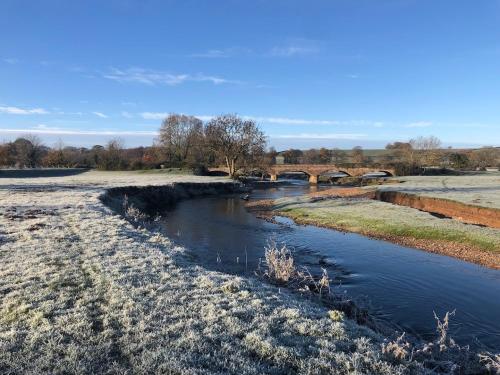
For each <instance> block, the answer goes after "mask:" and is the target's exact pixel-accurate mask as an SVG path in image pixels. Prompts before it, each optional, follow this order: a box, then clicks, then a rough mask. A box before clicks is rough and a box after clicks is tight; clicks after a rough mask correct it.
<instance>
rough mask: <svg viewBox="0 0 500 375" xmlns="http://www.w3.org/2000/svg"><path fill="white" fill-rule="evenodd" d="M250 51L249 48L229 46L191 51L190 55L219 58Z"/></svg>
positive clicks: (245, 53) (246, 53)
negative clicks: (204, 50)
mask: <svg viewBox="0 0 500 375" xmlns="http://www.w3.org/2000/svg"><path fill="white" fill-rule="evenodd" d="M252 52H253V51H252V50H251V49H250V48H243V47H230V48H223V49H210V50H208V51H206V52H201V53H193V54H191V55H190V56H191V57H197V58H205V59H221V58H229V57H235V56H241V55H249V54H251V53H252Z"/></svg>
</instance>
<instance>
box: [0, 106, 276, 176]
mask: <svg viewBox="0 0 500 375" xmlns="http://www.w3.org/2000/svg"><path fill="white" fill-rule="evenodd" d="M271 163H272V158H270V157H269V155H268V154H267V153H266V138H265V135H264V133H263V132H262V131H261V130H260V129H259V128H258V126H257V125H256V124H255V122H254V121H252V120H244V119H242V118H240V117H238V116H236V115H232V114H228V115H221V116H218V117H215V118H213V119H212V120H210V121H209V122H207V123H206V124H204V123H203V122H202V121H201V120H200V119H198V118H196V117H193V116H186V115H179V114H171V115H169V116H168V117H167V118H166V119H165V120H164V121H163V122H162V124H161V127H160V131H159V136H158V139H157V140H156V141H155V144H154V145H153V146H151V147H137V148H128V149H127V148H124V145H123V142H122V141H121V140H119V139H112V140H110V141H109V142H108V143H107V144H106V145H105V146H101V145H95V146H93V147H92V148H90V149H89V148H77V147H67V146H66V147H65V146H64V145H63V144H62V142H58V144H56V145H55V146H54V147H52V148H49V147H46V146H44V145H43V144H42V142H41V141H40V140H39V139H38V138H37V137H35V136H26V137H22V138H18V139H16V140H15V141H14V142H8V143H4V144H0V167H16V168H37V167H62V168H63V167H83V168H97V169H103V170H126V169H151V168H191V169H193V170H196V171H198V172H200V173H201V172H203V171H204V170H206V168H207V167H208V166H214V165H215V166H219V165H224V166H226V167H227V169H228V171H229V174H230V175H231V176H234V175H235V174H236V173H237V171H238V170H239V169H241V168H244V169H252V168H261V169H263V168H264V166H265V165H269V164H271Z"/></svg>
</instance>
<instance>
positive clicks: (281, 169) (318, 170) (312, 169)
mask: <svg viewBox="0 0 500 375" xmlns="http://www.w3.org/2000/svg"><path fill="white" fill-rule="evenodd" d="M287 172H302V173H305V174H307V175H308V176H309V182H310V183H311V184H317V183H318V180H319V176H320V175H322V174H326V173H332V172H339V173H340V172H343V173H346V174H347V175H349V176H353V177H361V176H363V175H365V174H368V173H377V172H385V173H386V174H387V175H388V176H394V175H395V174H396V171H395V170H394V168H382V167H381V168H374V167H355V168H344V167H339V166H337V165H335V164H279V165H273V166H271V167H269V169H268V173H269V174H270V175H271V180H272V181H275V180H277V179H278V175H280V174H283V173H287Z"/></svg>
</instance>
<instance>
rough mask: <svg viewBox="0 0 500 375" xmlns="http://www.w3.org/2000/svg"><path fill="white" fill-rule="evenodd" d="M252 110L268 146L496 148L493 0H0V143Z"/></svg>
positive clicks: (498, 11)
mask: <svg viewBox="0 0 500 375" xmlns="http://www.w3.org/2000/svg"><path fill="white" fill-rule="evenodd" d="M173 112H176V113H184V114H190V115H195V116H199V117H200V118H201V119H202V120H205V121H206V120H209V119H210V118H211V117H212V116H216V115H220V114H223V113H235V114H238V115H240V116H242V117H245V118H250V119H253V120H255V121H256V122H257V124H258V125H259V126H260V127H261V128H262V130H263V131H264V132H265V133H266V135H267V136H268V140H269V145H272V146H275V147H276V148H277V149H278V150H279V149H286V148H290V147H294V148H310V147H327V148H334V147H339V148H350V147H353V146H356V145H360V146H362V147H364V148H382V147H384V146H385V144H386V143H388V142H392V141H406V140H408V139H410V138H413V137H417V136H420V135H422V136H427V135H434V136H437V137H439V138H440V139H441V140H442V141H443V144H444V145H445V146H453V147H475V146H481V145H493V146H500V0H477V1H469V0H376V1H375V0H315V1H312V0H308V1H306V0H302V1H299V0H217V1H215V0H177V1H174V0H172V1H169V0H158V1H156V0H121V1H118V0H107V1H103V0H99V1H97V0H85V1H83V0H82V1H78V0H72V1H67V0H58V1H56V0H52V1H51V0H39V1H32V0H30V1H27V0H0V141H2V140H3V141H7V140H11V139H14V138H15V137H18V136H21V135H25V134H28V133H31V134H36V135H38V136H39V137H40V138H41V139H42V140H43V141H44V142H45V143H46V144H47V145H49V146H50V145H53V144H54V143H56V142H57V141H58V140H59V139H60V140H62V141H63V142H64V143H65V144H67V145H79V146H92V145H94V144H105V143H106V142H107V141H108V140H109V139H111V138H115V137H118V138H121V139H122V140H123V141H124V143H125V145H126V146H128V147H133V146H138V145H144V146H147V145H151V144H152V142H153V139H154V138H155V137H156V133H157V130H158V128H159V126H160V124H161V120H162V118H164V117H165V116H166V115H167V114H168V113H173Z"/></svg>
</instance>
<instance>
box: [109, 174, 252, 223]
mask: <svg viewBox="0 0 500 375" xmlns="http://www.w3.org/2000/svg"><path fill="white" fill-rule="evenodd" d="M244 191H247V188H245V186H244V185H242V184H239V183H225V182H213V183H202V184H200V183H185V182H180V183H174V184H171V185H165V186H143V187H139V186H127V187H115V188H110V189H108V190H106V192H105V193H104V194H103V195H101V197H100V199H101V201H102V202H103V203H105V204H106V205H108V206H109V207H111V208H112V209H114V210H116V211H119V212H121V211H122V210H123V209H124V206H126V207H133V208H135V209H137V210H138V211H140V212H141V213H144V214H146V215H148V216H154V215H157V214H161V213H162V212H163V211H165V210H168V209H171V208H172V207H173V206H174V205H175V204H176V203H177V202H179V201H181V200H183V199H189V198H195V197H201V196H207V195H223V194H235V193H241V192H244Z"/></svg>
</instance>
